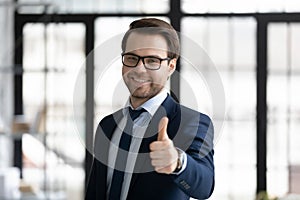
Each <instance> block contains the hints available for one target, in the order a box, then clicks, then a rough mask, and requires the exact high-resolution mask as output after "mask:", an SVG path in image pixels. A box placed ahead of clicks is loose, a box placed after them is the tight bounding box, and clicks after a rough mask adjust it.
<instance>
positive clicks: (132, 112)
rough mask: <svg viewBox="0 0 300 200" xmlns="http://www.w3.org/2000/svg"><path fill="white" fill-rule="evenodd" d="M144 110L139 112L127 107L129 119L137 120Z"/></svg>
mask: <svg viewBox="0 0 300 200" xmlns="http://www.w3.org/2000/svg"><path fill="white" fill-rule="evenodd" d="M145 111H146V110H145V109H144V108H142V109H139V110H132V109H131V107H129V114H130V117H131V119H132V120H133V121H134V120H135V119H136V118H138V117H139V116H140V115H141V114H142V113H143V112H145Z"/></svg>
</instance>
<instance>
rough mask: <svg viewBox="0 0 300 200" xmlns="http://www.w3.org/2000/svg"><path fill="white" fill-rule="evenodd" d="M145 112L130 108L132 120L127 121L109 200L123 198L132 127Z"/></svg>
mask: <svg viewBox="0 0 300 200" xmlns="http://www.w3.org/2000/svg"><path fill="white" fill-rule="evenodd" d="M143 112H145V109H143V108H142V109H140V110H132V109H131V108H130V107H129V114H130V117H131V119H130V118H128V119H127V122H126V125H125V128H124V130H123V133H122V136H121V139H120V143H119V150H118V153H117V158H116V162H115V169H114V173H113V177H112V183H111V188H110V191H109V200H119V199H120V197H121V190H122V185H123V180H124V171H125V167H126V163H127V157H128V152H129V147H130V143H131V139H132V135H131V134H132V127H133V121H134V120H135V119H136V118H138V117H139V116H140V114H142V113H143Z"/></svg>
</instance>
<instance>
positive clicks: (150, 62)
mask: <svg viewBox="0 0 300 200" xmlns="http://www.w3.org/2000/svg"><path fill="white" fill-rule="evenodd" d="M141 59H142V62H143V64H144V66H145V68H146V69H149V70H158V69H159V68H160V66H161V62H162V61H164V60H172V59H171V58H158V57H155V56H138V55H135V54H133V53H123V54H122V63H123V65H124V66H126V67H136V66H137V65H138V63H139V62H140V60H141Z"/></svg>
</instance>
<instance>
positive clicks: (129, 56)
mask: <svg viewBox="0 0 300 200" xmlns="http://www.w3.org/2000/svg"><path fill="white" fill-rule="evenodd" d="M125 59H126V60H127V61H130V62H136V61H137V60H138V58H137V57H136V56H134V55H126V56H125Z"/></svg>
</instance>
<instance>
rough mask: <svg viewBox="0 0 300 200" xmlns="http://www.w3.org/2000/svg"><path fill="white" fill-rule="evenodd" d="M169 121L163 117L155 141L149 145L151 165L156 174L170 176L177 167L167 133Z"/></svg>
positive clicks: (176, 154) (175, 152) (171, 142)
mask: <svg viewBox="0 0 300 200" xmlns="http://www.w3.org/2000/svg"><path fill="white" fill-rule="evenodd" d="M168 122H169V119H168V118H167V117H163V118H162V119H161V120H160V122H159V125H158V137H157V141H154V142H152V143H151V144H150V150H151V152H150V158H151V164H152V166H153V167H154V169H155V171H156V172H158V173H165V174H170V173H172V172H174V170H175V169H176V166H177V159H178V153H177V150H176V148H175V147H174V144H173V141H172V140H171V139H170V138H169V136H168V133H167V127H168Z"/></svg>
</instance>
